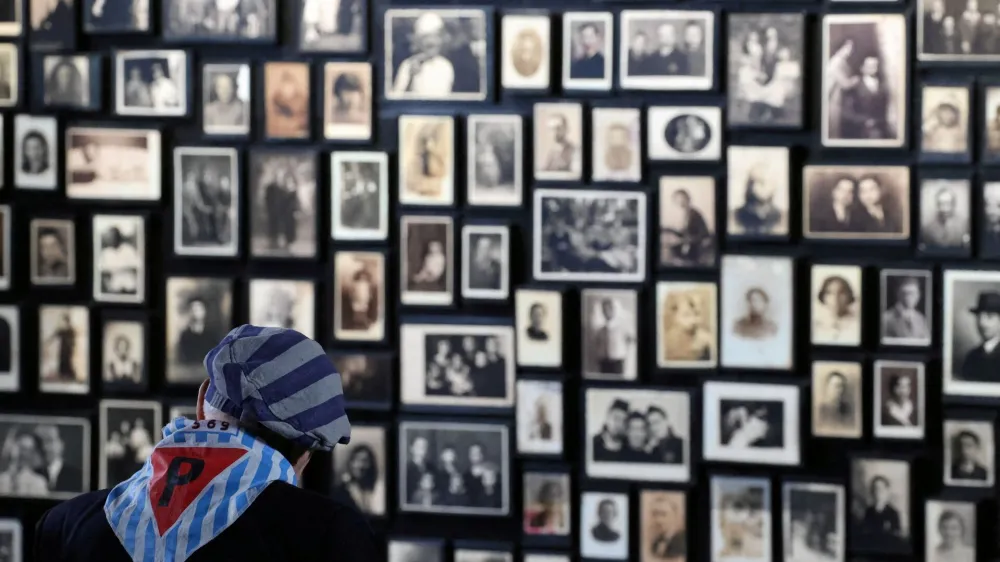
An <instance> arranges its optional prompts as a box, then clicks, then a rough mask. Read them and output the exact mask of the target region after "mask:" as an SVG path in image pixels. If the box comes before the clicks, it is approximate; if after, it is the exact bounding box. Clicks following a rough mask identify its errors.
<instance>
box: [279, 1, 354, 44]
mask: <svg viewBox="0 0 1000 562" xmlns="http://www.w3.org/2000/svg"><path fill="white" fill-rule="evenodd" d="M294 4H295V5H296V7H297V8H298V42H297V43H298V48H299V50H300V51H302V52H306V53H338V54H339V53H345V54H346V53H359V52H361V51H364V49H365V47H366V46H367V44H368V0H346V1H340V2H330V1H329V0H296V1H295V3H294Z"/></svg>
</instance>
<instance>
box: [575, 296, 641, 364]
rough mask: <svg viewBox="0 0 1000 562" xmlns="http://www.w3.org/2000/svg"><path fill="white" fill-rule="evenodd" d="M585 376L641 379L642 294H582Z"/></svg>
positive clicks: (581, 311) (582, 344) (581, 314)
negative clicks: (639, 340)
mask: <svg viewBox="0 0 1000 562" xmlns="http://www.w3.org/2000/svg"><path fill="white" fill-rule="evenodd" d="M580 319H581V330H580V332H581V334H582V339H581V341H580V349H581V350H582V352H583V377H584V378H586V379H603V380H614V381H621V380H635V379H636V378H637V377H638V376H639V346H638V343H639V342H638V331H639V295H638V293H637V292H636V291H633V290H628V289H583V290H582V291H580Z"/></svg>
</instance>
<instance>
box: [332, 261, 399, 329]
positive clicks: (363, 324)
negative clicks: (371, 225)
mask: <svg viewBox="0 0 1000 562" xmlns="http://www.w3.org/2000/svg"><path fill="white" fill-rule="evenodd" d="M333 269H334V278H333V283H334V285H333V295H334V306H333V337H334V338H336V339H337V340H340V341H381V340H383V339H385V308H386V291H385V282H386V271H385V254H383V253H381V252H355V251H350V252H348V251H339V252H336V253H335V254H334V256H333Z"/></svg>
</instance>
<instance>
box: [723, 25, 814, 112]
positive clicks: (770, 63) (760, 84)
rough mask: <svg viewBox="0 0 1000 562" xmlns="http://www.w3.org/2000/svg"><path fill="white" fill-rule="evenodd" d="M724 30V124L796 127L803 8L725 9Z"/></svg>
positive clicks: (799, 109) (800, 101) (799, 104)
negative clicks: (794, 10)
mask: <svg viewBox="0 0 1000 562" xmlns="http://www.w3.org/2000/svg"><path fill="white" fill-rule="evenodd" d="M727 36H728V41H729V47H728V48H729V59H728V69H727V77H728V80H729V82H728V91H727V92H726V94H727V95H726V101H727V110H726V113H727V117H728V122H729V126H730V127H733V126H736V127H754V128H797V127H801V126H802V122H803V106H804V101H803V93H802V83H803V74H804V73H803V70H804V68H803V67H804V60H803V59H804V56H805V55H804V53H805V14H802V13H780V14H767V13H757V14H729V18H728V30H727Z"/></svg>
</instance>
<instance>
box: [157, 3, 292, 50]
mask: <svg viewBox="0 0 1000 562" xmlns="http://www.w3.org/2000/svg"><path fill="white" fill-rule="evenodd" d="M279 4H280V0H227V1H225V2H218V1H215V0H162V4H161V6H162V12H161V13H162V18H161V19H160V22H161V26H162V31H161V32H162V33H163V38H164V39H165V40H167V41H171V42H177V43H215V42H219V43H238V44H252V43H273V42H275V41H276V40H277V33H278V5H279Z"/></svg>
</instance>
